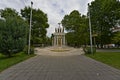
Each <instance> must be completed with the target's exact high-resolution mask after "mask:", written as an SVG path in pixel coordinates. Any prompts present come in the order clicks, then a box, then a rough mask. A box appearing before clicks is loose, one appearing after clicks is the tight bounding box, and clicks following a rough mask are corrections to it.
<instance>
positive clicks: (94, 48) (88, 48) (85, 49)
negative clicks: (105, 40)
mask: <svg viewBox="0 0 120 80" xmlns="http://www.w3.org/2000/svg"><path fill="white" fill-rule="evenodd" d="M92 49H93V54H94V53H96V47H92ZM83 50H84V52H85V53H86V54H91V47H89V46H88V47H84V48H83Z"/></svg>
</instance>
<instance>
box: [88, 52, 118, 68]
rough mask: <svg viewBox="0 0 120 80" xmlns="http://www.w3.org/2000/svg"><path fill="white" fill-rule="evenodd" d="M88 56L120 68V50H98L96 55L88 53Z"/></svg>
mask: <svg viewBox="0 0 120 80" xmlns="http://www.w3.org/2000/svg"><path fill="white" fill-rule="evenodd" d="M86 56H88V57H91V58H93V59H95V60H97V61H100V62H103V63H105V64H108V65H110V66H112V67H115V68H117V69H120V52H97V53H95V54H94V55H92V54H86Z"/></svg>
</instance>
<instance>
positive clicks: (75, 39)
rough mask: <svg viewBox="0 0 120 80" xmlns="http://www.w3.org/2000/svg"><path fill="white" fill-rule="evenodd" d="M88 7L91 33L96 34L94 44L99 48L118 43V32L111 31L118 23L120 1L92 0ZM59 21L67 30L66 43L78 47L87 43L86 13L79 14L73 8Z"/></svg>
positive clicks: (119, 41)
mask: <svg viewBox="0 0 120 80" xmlns="http://www.w3.org/2000/svg"><path fill="white" fill-rule="evenodd" d="M89 9H90V14H91V15H90V16H91V25H92V34H93V36H94V35H96V36H94V37H95V39H96V44H97V45H99V46H101V48H102V47H103V45H104V44H111V43H114V44H117V45H120V37H119V35H120V32H116V33H113V31H112V29H113V28H115V27H117V26H118V25H120V1H119V0H109V1H108V0H94V1H92V2H91V5H90V6H89ZM88 13H89V12H88ZM61 23H62V26H63V27H65V29H66V31H67V34H66V38H67V43H68V45H70V46H77V47H79V46H81V45H86V44H89V27H88V26H89V25H88V15H87V16H85V15H81V14H80V13H79V12H78V11H77V10H74V11H72V12H71V13H70V14H69V15H65V16H64V18H63V20H62V21H61ZM93 40H94V39H93ZM93 42H94V41H93Z"/></svg>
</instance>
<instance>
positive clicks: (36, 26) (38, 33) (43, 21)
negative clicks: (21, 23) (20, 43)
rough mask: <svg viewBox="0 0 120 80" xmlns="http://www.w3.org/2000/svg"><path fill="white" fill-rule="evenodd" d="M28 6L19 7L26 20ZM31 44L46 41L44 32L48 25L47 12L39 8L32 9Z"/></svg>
mask: <svg viewBox="0 0 120 80" xmlns="http://www.w3.org/2000/svg"><path fill="white" fill-rule="evenodd" d="M30 11H31V8H30V7H25V8H24V9H21V15H22V17H24V18H25V19H26V20H27V22H28V23H29V21H30ZM32 12H33V13H32V36H31V37H32V38H31V40H32V44H42V43H46V33H47V30H46V29H47V28H48V27H49V24H48V18H47V14H45V13H44V12H43V11H41V10H40V9H32Z"/></svg>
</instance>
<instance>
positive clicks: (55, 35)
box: [54, 35, 56, 46]
mask: <svg viewBox="0 0 120 80" xmlns="http://www.w3.org/2000/svg"><path fill="white" fill-rule="evenodd" d="M55 45H56V35H54V46H55Z"/></svg>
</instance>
